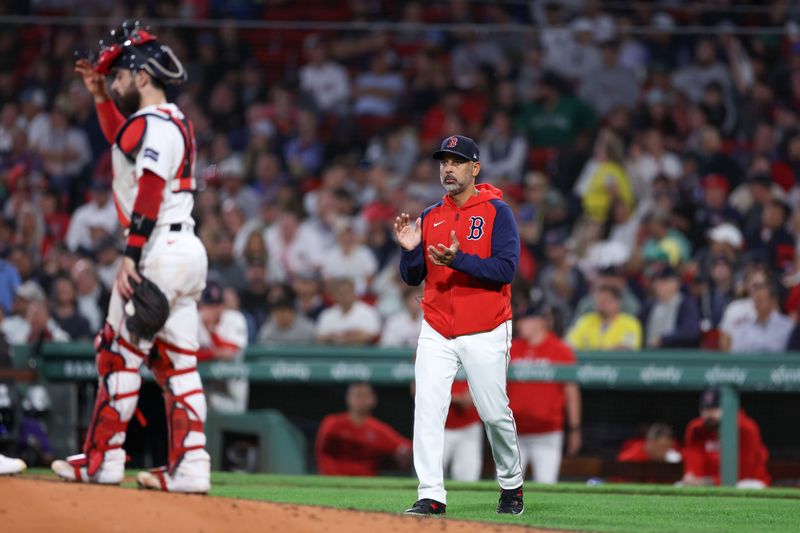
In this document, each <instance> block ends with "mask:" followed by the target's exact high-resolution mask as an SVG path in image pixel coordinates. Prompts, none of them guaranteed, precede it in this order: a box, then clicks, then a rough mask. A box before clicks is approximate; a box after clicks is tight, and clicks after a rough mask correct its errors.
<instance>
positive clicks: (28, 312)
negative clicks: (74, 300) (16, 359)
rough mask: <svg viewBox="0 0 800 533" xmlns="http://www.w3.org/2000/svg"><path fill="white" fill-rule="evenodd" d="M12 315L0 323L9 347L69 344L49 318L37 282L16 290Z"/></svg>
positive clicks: (31, 282) (65, 336)
mask: <svg viewBox="0 0 800 533" xmlns="http://www.w3.org/2000/svg"><path fill="white" fill-rule="evenodd" d="M11 311H12V314H11V315H9V316H7V317H5V318H4V319H3V322H2V323H0V328H2V332H3V334H4V335H5V338H6V339H7V340H8V343H9V344H12V345H17V344H26V343H36V342H40V341H42V340H51V341H68V340H69V335H68V334H67V333H66V332H65V331H64V330H63V329H61V327H59V325H58V323H57V322H56V321H55V320H53V319H52V318H51V317H50V313H49V311H48V310H47V304H46V298H45V294H44V291H43V290H42V288H41V287H40V286H39V284H37V283H36V282H35V281H30V280H29V281H26V282H25V283H23V284H22V285H20V286H19V287H17V292H16V298H15V299H14V304H13V306H12V308H11Z"/></svg>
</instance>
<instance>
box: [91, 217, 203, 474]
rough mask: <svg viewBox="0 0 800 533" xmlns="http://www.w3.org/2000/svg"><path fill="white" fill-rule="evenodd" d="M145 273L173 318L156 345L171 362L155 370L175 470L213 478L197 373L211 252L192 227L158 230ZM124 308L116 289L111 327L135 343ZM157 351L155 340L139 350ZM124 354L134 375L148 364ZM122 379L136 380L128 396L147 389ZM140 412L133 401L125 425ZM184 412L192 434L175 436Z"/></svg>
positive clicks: (142, 267)
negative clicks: (200, 303)
mask: <svg viewBox="0 0 800 533" xmlns="http://www.w3.org/2000/svg"><path fill="white" fill-rule="evenodd" d="M139 270H140V271H141V273H142V275H144V276H145V277H147V278H149V279H150V281H152V282H153V283H155V284H156V285H158V288H159V289H161V292H163V293H164V295H165V296H166V297H167V300H169V303H170V315H169V318H168V319H167V322H166V323H165V324H164V327H163V329H162V330H161V331H160V332H159V333H158V334H157V339H158V340H157V341H156V344H157V348H158V351H159V353H160V354H161V355H162V356H165V359H166V360H164V361H162V364H161V365H154V367H153V368H152V370H153V373H154V375H155V377H156V381H157V382H158V383H159V385H161V387H162V388H163V389H164V391H165V398H166V400H167V418H168V426H172V429H173V431H170V434H169V435H168V438H169V441H170V442H169V455H170V463H171V466H178V464H176V463H180V466H181V468H182V470H183V471H190V472H192V474H194V475H201V476H203V475H204V476H208V469H209V464H210V462H209V456H208V453H206V451H205V449H204V447H205V443H206V436H205V433H204V432H203V431H202V430H200V428H201V426H202V424H203V423H204V422H205V418H206V410H207V408H206V399H205V395H204V394H203V393H202V390H203V385H202V383H201V381H200V374H198V372H197V357H196V356H195V355H194V354H193V353H194V352H196V351H197V350H198V348H199V347H200V345H199V323H200V319H199V316H198V311H197V301H198V300H199V299H200V295H201V293H202V292H203V289H204V288H205V284H206V276H207V274H208V257H207V255H206V251H205V248H204V247H203V243H202V242H201V241H200V239H199V238H197V236H195V234H194V232H193V231H192V228H191V227H190V226H186V227H184V229H183V230H182V231H170V230H169V227H168V226H158V227H156V229H155V230H154V231H153V233H152V235H151V236H150V239H148V242H147V244H146V245H145V248H144V250H143V251H142V260H141V261H140V263H139ZM123 306H124V304H123V300H122V297H121V296H120V295H119V293H118V292H117V291H116V289H115V290H114V291H113V292H112V294H111V301H110V303H109V308H108V319H107V321H108V323H109V324H111V326H112V327H113V328H114V329H115V331H118V332H120V336H122V337H123V338H128V339H129V338H130V337H129V335H128V333H127V328H126V327H125V320H124V318H125V317H124V312H123ZM152 346H153V341H152V340H149V339H139V340H138V343H137V344H136V345H135V347H136V348H138V350H139V351H140V353H142V354H145V355H147V354H149V353H150V349H151V348H152ZM120 353H121V355H122V356H123V357H124V358H125V363H126V364H125V366H126V368H128V369H136V370H138V368H139V367H140V366H141V364H142V362H144V360H143V358H142V357H139V356H136V355H135V354H133V353H132V352H131V350H129V349H126V348H125V347H122V349H121V350H120ZM120 379H124V380H130V382H129V383H127V382H126V383H125V384H124V385H122V384H120V385H121V386H120V390H121V391H122V392H125V391H126V390H129V391H131V392H132V391H134V390H138V388H139V386H140V384H141V378H140V377H139V375H138V373H130V372H128V373H122V374H120ZM123 401H124V400H123ZM135 406H136V400H135V397H134V398H132V399H131V400H128V401H127V402H126V403H125V404H124V407H123V406H120V411H121V412H122V413H123V414H122V418H123V420H129V419H130V417H131V415H132V414H133V410H134V408H135ZM178 412H181V413H186V415H185V416H186V417H187V419H188V425H187V424H183V425H184V428H188V431H185V432H182V433H180V434H178V433H176V432H175V431H174V429H175V428H174V425H173V424H174V423H175V422H176V421H175V420H172V418H173V417H174V416H175V415H176V414H177V413H178ZM178 424H181V423H180V422H178ZM184 433H185V434H184ZM115 438H116V439H117V440H118V441H119V442H121V443H122V442H124V440H125V434H124V433H120V434H117V435H116V436H115ZM178 440H180V441H181V442H178ZM195 471H196V472H195Z"/></svg>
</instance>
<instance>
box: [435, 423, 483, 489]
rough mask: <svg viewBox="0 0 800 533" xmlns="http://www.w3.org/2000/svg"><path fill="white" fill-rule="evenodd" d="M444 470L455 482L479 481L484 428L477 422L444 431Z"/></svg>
mask: <svg viewBox="0 0 800 533" xmlns="http://www.w3.org/2000/svg"><path fill="white" fill-rule="evenodd" d="M443 460H444V469H445V471H447V472H449V473H450V476H449V477H450V479H453V480H455V481H478V480H479V479H480V478H481V466H483V427H482V425H481V423H480V422H475V423H473V424H469V425H467V426H464V427H460V428H457V429H447V428H445V430H444V459H443Z"/></svg>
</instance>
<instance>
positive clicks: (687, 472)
mask: <svg viewBox="0 0 800 533" xmlns="http://www.w3.org/2000/svg"><path fill="white" fill-rule="evenodd" d="M737 419H738V422H737V425H738V427H739V480H738V482H737V483H736V486H737V487H738V488H743V489H758V488H761V489H763V488H764V487H767V486H769V484H770V481H771V480H770V475H769V473H768V472H767V459H768V457H769V454H768V452H767V447H766V446H764V442H763V440H762V439H761V430H760V429H759V427H758V424H757V423H756V421H755V420H753V419H752V418H750V417H749V416H747V415H746V414H745V413H744V411H742V410H740V411H739V413H738V414H737ZM721 421H722V408H721V406H720V392H719V390H717V389H708V390H706V391H704V392H703V394H702V395H701V396H700V416H699V417H697V418H695V419H694V420H692V421H691V422H689V424H688V425H687V426H686V436H685V437H684V443H683V450H682V451H683V472H684V473H683V480H682V484H683V485H687V486H697V485H701V486H702V485H719V483H720V441H719V427H720V422H721Z"/></svg>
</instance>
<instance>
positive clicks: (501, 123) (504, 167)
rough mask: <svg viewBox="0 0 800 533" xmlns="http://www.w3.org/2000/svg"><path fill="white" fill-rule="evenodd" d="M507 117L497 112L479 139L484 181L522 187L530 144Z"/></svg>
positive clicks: (507, 115) (502, 112)
mask: <svg viewBox="0 0 800 533" xmlns="http://www.w3.org/2000/svg"><path fill="white" fill-rule="evenodd" d="M513 126H514V125H513V122H512V121H511V117H510V116H509V114H508V113H506V112H504V111H497V112H495V113H494V114H493V115H492V120H491V123H490V124H489V127H488V128H487V129H486V130H485V131H484V132H483V136H482V137H481V139H480V147H481V179H482V180H484V181H487V182H498V181H500V182H511V183H520V182H521V181H522V172H523V169H524V168H525V162H526V158H527V155H528V143H527V142H526V141H525V138H524V137H523V136H521V135H519V134H517V133H515V131H514V128H513Z"/></svg>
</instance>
